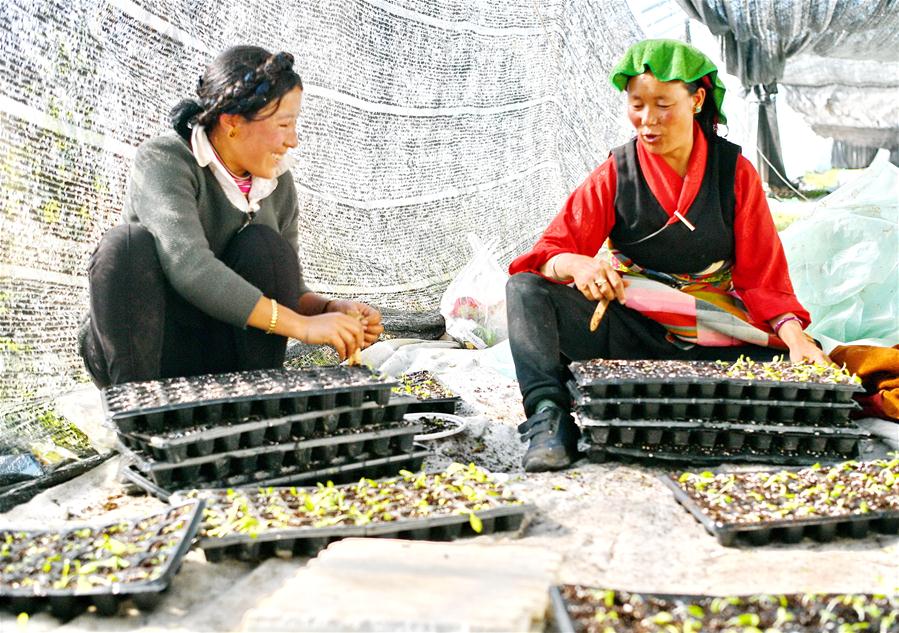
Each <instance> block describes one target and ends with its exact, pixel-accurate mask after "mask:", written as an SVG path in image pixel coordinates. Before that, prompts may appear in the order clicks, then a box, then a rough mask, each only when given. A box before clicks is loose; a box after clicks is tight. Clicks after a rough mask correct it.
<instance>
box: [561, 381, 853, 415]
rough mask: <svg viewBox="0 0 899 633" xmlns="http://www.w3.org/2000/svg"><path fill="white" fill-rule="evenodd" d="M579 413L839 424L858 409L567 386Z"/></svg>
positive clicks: (786, 401)
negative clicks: (594, 391) (592, 391)
mask: <svg viewBox="0 0 899 633" xmlns="http://www.w3.org/2000/svg"><path fill="white" fill-rule="evenodd" d="M568 387H569V391H571V394H572V396H573V397H574V401H575V406H576V408H577V411H578V413H583V414H584V415H586V416H588V417H590V418H593V419H594V420H604V419H609V418H617V419H654V418H662V419H671V420H734V421H737V420H745V421H753V420H759V421H763V420H764V421H769V422H784V423H801V424H824V425H827V424H839V423H841V422H847V423H848V420H849V414H850V413H851V412H852V411H853V410H855V409H858V408H859V406H858V404H857V403H855V402H850V403H848V404H843V403H835V402H798V401H791V400H736V399H729V398H591V397H589V396H585V395H583V394H581V393H579V392H578V389H577V387H576V386H575V384H574V383H573V382H569V383H568Z"/></svg>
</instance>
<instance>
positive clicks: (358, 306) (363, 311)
mask: <svg viewBox="0 0 899 633" xmlns="http://www.w3.org/2000/svg"><path fill="white" fill-rule="evenodd" d="M328 312H329V313H335V312H341V313H343V314H346V315H349V316H350V317H354V318H357V320H358V321H359V322H360V323H361V324H362V329H363V343H362V349H365V348H366V347H368V346H369V345H371V344H372V343H374V342H375V341H377V340H378V337H379V336H380V335H381V332H383V331H384V326H383V325H381V313H380V312H378V311H377V310H376V309H374V308H373V307H371V306H370V305H368V304H366V303H362V302H359V301H347V300H344V299H335V300H332V301H330V302H329V303H328ZM357 315H358V316H357Z"/></svg>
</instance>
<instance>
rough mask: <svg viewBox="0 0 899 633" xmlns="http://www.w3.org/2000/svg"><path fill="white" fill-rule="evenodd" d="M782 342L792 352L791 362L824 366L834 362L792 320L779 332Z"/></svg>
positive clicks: (796, 322)
mask: <svg viewBox="0 0 899 633" xmlns="http://www.w3.org/2000/svg"><path fill="white" fill-rule="evenodd" d="M778 336H780V340H782V341H783V342H784V343H786V345H787V348H788V349H789V350H790V360H791V361H793V362H794V363H801V362H803V361H811V362H813V363H821V364H822V365H831V364H833V362H832V361H831V360H830V359H829V358H828V357H827V354H825V353H824V352H823V351H821V348H820V347H818V346H817V345H815V342H814V341H813V340H812V339H811V337H809V336H808V335H807V334H806V333H805V332H803V331H802V326H801V325H799V322H798V321H794V320H790V321H788V322H787V323H784V324H783V326H782V327H781V328H780V331H779V332H778Z"/></svg>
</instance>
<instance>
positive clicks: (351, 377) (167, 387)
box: [103, 366, 396, 433]
mask: <svg viewBox="0 0 899 633" xmlns="http://www.w3.org/2000/svg"><path fill="white" fill-rule="evenodd" d="M394 385H396V382H395V381H388V380H385V379H382V378H380V377H378V376H376V375H374V374H372V373H371V371H370V370H368V369H366V368H362V367H347V366H338V367H315V368H311V369H305V370H299V371H298V370H289V369H259V370H253V371H246V372H235V373H230V374H215V375H203V376H193V377H189V378H168V379H165V380H157V381H148V382H132V383H124V384H121V385H115V386H112V387H107V388H106V389H104V390H103V407H104V409H105V411H106V415H107V417H108V418H109V419H111V420H112V421H113V422H114V423H115V424H116V426H117V427H118V429H119V431H120V432H122V433H135V432H141V433H160V432H163V431H170V430H172V429H180V428H186V427H190V426H196V425H201V424H218V423H220V422H222V421H242V420H244V419H245V418H247V417H249V416H251V415H258V416H260V417H263V418H277V417H282V416H284V415H290V414H296V413H305V412H306V411H324V410H328V409H334V408H337V407H360V406H362V403H363V402H376V403H377V404H380V405H386V404H387V402H388V400H390V389H391V387H393V386H394Z"/></svg>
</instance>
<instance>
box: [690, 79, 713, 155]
mask: <svg viewBox="0 0 899 633" xmlns="http://www.w3.org/2000/svg"><path fill="white" fill-rule="evenodd" d="M685 85H686V86H687V92H689V93H690V94H691V95H695V94H696V91H697V90H699V89H700V88H703V89H705V99H704V100H703V102H702V110H700V112H699V114H697V115H696V116H695V118H696V122H697V123H699V128H700V129H701V130H702V132H703V133H704V134H705V137H706V138H707V139H709V140H711V139H712V138H714V137H715V136H717V135H718V122H719V121H720V120H721V114H720V113H719V112H718V104H716V103H715V96H714V94H713V86H712V80H711V77H709V75H703V76H702V77H700V78H699V79H697V80H696V81H691V82H689V83H687V84H685Z"/></svg>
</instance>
